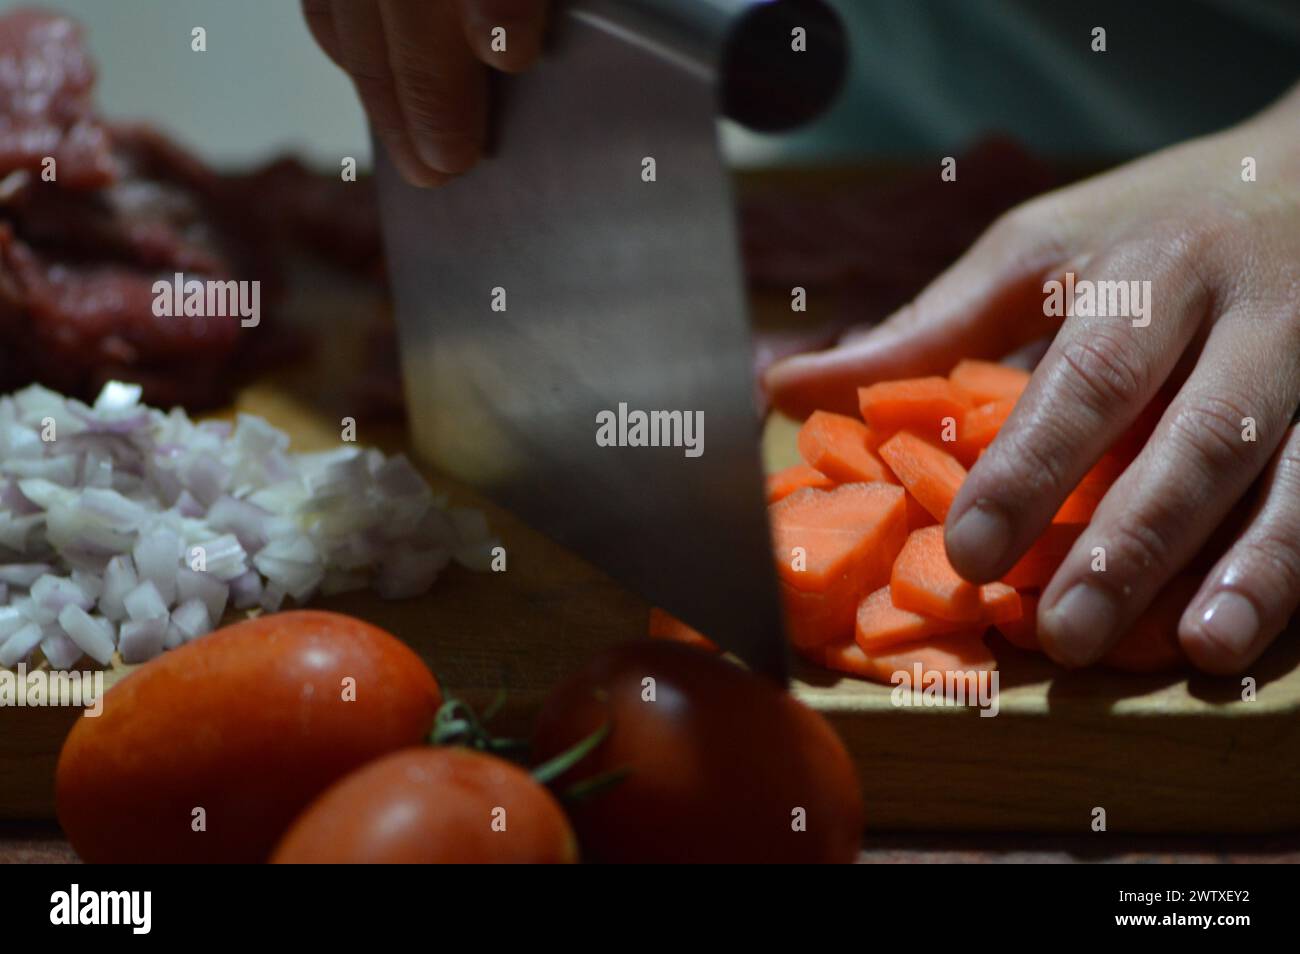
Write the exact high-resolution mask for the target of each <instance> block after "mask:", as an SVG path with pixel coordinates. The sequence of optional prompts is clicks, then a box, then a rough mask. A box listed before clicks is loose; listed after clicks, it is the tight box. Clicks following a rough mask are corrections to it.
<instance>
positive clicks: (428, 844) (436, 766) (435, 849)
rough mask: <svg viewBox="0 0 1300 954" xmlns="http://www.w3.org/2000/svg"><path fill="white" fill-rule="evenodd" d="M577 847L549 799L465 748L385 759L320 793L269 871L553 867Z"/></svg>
mask: <svg viewBox="0 0 1300 954" xmlns="http://www.w3.org/2000/svg"><path fill="white" fill-rule="evenodd" d="M577 857H578V843H577V839H576V838H574V835H573V829H571V828H570V827H569V823H568V821H567V820H566V819H565V817H564V812H563V811H562V810H561V809H560V806H559V804H558V803H557V802H556V801H555V799H554V798H552V797H551V793H550V792H548V791H547V790H546V789H545V788H543V787H542V786H541V785H539V784H538V783H537V782H535V781H533V779H532V776H530V775H529V774H528V773H527V772H525V771H524V770H523V769H521V768H519V767H518V766H517V765H512V764H511V763H509V762H505V761H502V760H501V759H499V758H497V757H495V756H492V755H485V754H483V753H481V752H475V751H472V750H470V749H458V748H429V747H422V748H416V749H407V750H405V751H402V752H394V753H393V754H392V755H388V756H385V757H384V758H382V759H379V760H378V761H376V762H371V763H370V764H369V765H367V766H365V767H363V768H360V769H357V770H356V771H355V772H353V773H352V774H351V775H349V776H347V777H346V778H344V779H342V780H341V781H339V782H336V783H335V784H334V785H333V786H331V787H330V788H329V789H328V790H326V791H325V793H324V794H322V795H321V796H320V797H319V798H318V799H316V801H314V802H312V803H311V805H309V806H308V807H307V810H306V811H304V812H303V813H302V815H300V816H299V817H298V820H297V821H296V822H294V823H293V827H292V828H290V829H289V832H288V833H287V834H286V835H285V836H284V840H283V841H281V842H280V845H279V847H278V848H276V850H275V854H274V856H273V857H272V859H271V860H272V861H273V862H275V863H277V864H482V863H499V864H562V863H570V862H573V861H576V860H577Z"/></svg>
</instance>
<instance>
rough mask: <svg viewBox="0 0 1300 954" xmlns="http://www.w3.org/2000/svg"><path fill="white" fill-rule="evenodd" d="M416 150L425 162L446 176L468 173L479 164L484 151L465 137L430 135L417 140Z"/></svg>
mask: <svg viewBox="0 0 1300 954" xmlns="http://www.w3.org/2000/svg"><path fill="white" fill-rule="evenodd" d="M415 149H416V152H418V153H419V155H420V158H421V159H422V160H423V161H424V162H426V163H427V164H428V165H430V166H432V167H433V168H434V169H436V170H437V171H438V172H441V173H444V174H446V175H458V174H460V173H462V172H466V171H468V170H469V169H470V168H471V167H472V166H473V165H474V163H476V162H478V158H479V154H480V153H481V151H482V150H481V149H480V148H479V144H478V143H477V142H475V141H474V140H473V139H468V138H466V137H464V136H432V135H428V134H426V135H424V136H421V137H420V138H418V139H417V140H416V143H415Z"/></svg>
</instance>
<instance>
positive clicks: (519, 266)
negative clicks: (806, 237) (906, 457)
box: [375, 0, 844, 680]
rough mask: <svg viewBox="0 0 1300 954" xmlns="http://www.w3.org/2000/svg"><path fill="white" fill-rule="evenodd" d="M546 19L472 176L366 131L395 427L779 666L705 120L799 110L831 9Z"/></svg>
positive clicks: (756, 664) (644, 591) (768, 121)
mask: <svg viewBox="0 0 1300 954" xmlns="http://www.w3.org/2000/svg"><path fill="white" fill-rule="evenodd" d="M777 8H780V10H781V12H780V13H779V14H777V13H774V11H775V10H776V9H777ZM791 17H793V18H794V19H793V20H791V19H790V18H791ZM556 21H557V22H556V23H555V28H554V30H553V36H552V38H551V39H552V43H551V44H550V46H549V48H548V51H547V54H546V55H545V56H544V57H543V59H542V61H541V62H540V63H539V64H538V65H537V66H536V67H535V68H534V69H532V70H530V71H529V72H528V73H527V74H524V75H521V76H512V77H507V78H504V80H503V82H502V83H501V84H500V85H499V86H498V88H497V90H496V92H497V94H498V95H496V96H495V97H494V99H495V102H494V110H495V115H494V142H493V151H492V154H491V155H489V157H488V158H486V159H485V160H484V161H482V162H480V163H479V165H478V166H476V167H475V168H474V169H472V170H471V171H470V172H468V173H467V174H465V175H463V176H461V177H459V178H458V179H456V180H455V181H453V182H451V183H449V184H447V185H445V186H443V187H441V188H438V189H430V190H422V189H416V188H413V187H411V186H409V185H407V184H406V183H405V182H403V181H402V180H401V178H400V176H399V175H398V174H397V173H396V171H395V170H394V168H393V166H392V165H391V163H390V162H389V161H388V158H387V156H385V155H384V154H383V150H382V147H380V146H379V145H378V144H376V147H375V166H376V175H377V178H378V187H379V199H380V209H381V215H382V220H383V228H384V239H385V247H386V254H387V260H388V268H389V272H390V278H391V283H392V288H393V293H394V297H395V308H396V317H397V323H398V330H399V341H400V348H401V360H402V371H403V379H404V388H405V391H406V395H407V403H408V409H409V414H410V421H411V431H412V438H413V445H414V448H415V450H416V452H417V453H418V454H419V455H421V456H423V457H425V458H427V459H428V460H430V461H432V462H433V463H434V464H435V465H436V466H438V467H439V468H441V469H442V470H444V471H445V472H447V473H449V474H451V475H454V476H455V477H457V478H459V479H461V480H462V481H465V482H467V483H468V484H470V485H472V486H474V487H476V488H478V489H479V490H481V491H483V492H485V493H486V494H487V495H488V496H490V497H492V498H493V499H495V500H497V501H498V502H499V503H501V504H502V505H504V506H505V507H507V508H509V509H510V510H512V511H513V512H515V513H516V514H517V515H519V516H520V517H522V518H523V519H524V520H525V521H526V522H528V523H529V524H530V525H532V526H533V527H535V528H536V529H538V530H540V531H542V532H544V533H546V534H547V535H549V536H551V537H552V538H554V539H555V540H557V541H558V542H560V543H561V544H563V545H565V546H567V547H569V548H571V549H573V550H574V551H576V552H577V553H579V554H581V555H582V556H584V557H585V558H587V559H588V560H590V561H591V562H592V563H594V564H595V565H596V566H598V567H600V568H602V569H603V570H605V571H606V572H608V573H609V574H610V575H611V576H612V577H614V578H615V579H617V580H619V581H621V582H622V583H624V584H625V585H627V586H628V587H630V588H631V589H633V590H634V591H636V592H638V593H640V594H641V595H643V596H644V597H646V598H647V599H648V600H650V601H651V602H652V603H653V604H655V605H657V606H660V607H663V608H664V609H666V610H667V611H669V612H670V613H672V614H674V615H676V616H678V617H680V618H681V619H683V620H685V621H686V622H687V623H689V624H691V625H692V626H694V627H696V628H697V629H699V630H700V631H701V632H703V633H705V634H707V635H708V636H709V637H710V638H712V639H713V640H714V641H715V642H717V643H718V644H719V645H721V646H722V647H724V648H725V649H727V650H729V651H731V652H733V653H735V654H736V655H737V656H739V657H740V658H741V659H742V660H744V661H745V662H746V663H747V664H748V665H749V666H750V667H751V668H752V669H754V670H755V671H758V672H761V673H763V674H765V675H768V676H771V677H772V678H774V679H777V680H784V678H785V673H786V665H787V660H786V648H785V641H784V639H783V632H782V624H781V614H780V605H779V600H778V594H777V587H776V582H775V575H774V573H773V569H772V554H771V544H770V539H769V532H768V527H767V522H766V518H765V501H764V496H763V478H762V469H761V464H760V459H759V433H760V422H759V420H758V418H757V415H756V411H755V407H754V401H753V380H752V363H751V344H750V339H749V327H748V320H747V312H746V303H745V298H744V293H743V282H742V272H741V267H740V262H739V259H738V251H737V243H736V230H735V221H734V220H735V211H734V203H733V200H732V195H731V189H730V182H729V179H728V174H727V171H726V169H725V167H724V165H723V162H722V159H721V156H720V153H719V146H718V141H717V132H716V119H717V112H718V106H719V104H722V105H723V106H724V107H725V108H726V109H727V111H728V112H729V113H730V114H732V115H736V116H739V117H740V118H741V119H743V120H744V121H745V122H746V123H748V124H749V125H751V126H753V127H755V128H780V127H782V126H789V125H792V124H793V123H795V122H798V121H800V120H802V119H804V118H807V117H808V116H811V115H813V114H814V113H815V112H816V111H817V110H818V109H820V108H821V107H822V106H824V105H825V103H826V101H827V100H828V99H829V98H830V96H831V95H833V92H834V88H835V87H836V86H838V83H839V77H840V75H842V72H843V59H844V52H843V48H842V46H841V47H839V48H838V49H835V48H833V47H834V45H835V44H836V43H838V42H839V36H840V35H839V32H838V23H837V22H836V21H835V20H834V18H833V15H831V14H829V13H828V12H827V11H826V9H825V8H824V7H821V6H820V4H816V3H809V2H805V0H800V2H797V3H776V4H771V3H753V2H744V0H712V2H703V3H702V2H697V3H682V2H667V0H640V2H622V3H611V2H588V3H579V4H574V5H571V6H567V7H565V8H564V10H563V13H562V14H561V15H559V16H557V17H556ZM790 23H794V24H795V25H802V26H805V27H811V28H812V30H811V31H810V33H811V34H812V35H815V36H816V37H817V38H818V39H816V40H813V39H811V38H810V39H809V41H808V42H810V43H812V42H825V44H826V46H825V47H824V48H823V49H822V50H821V51H814V52H815V53H816V54H817V55H818V56H819V57H820V59H819V60H818V61H816V62H813V61H811V60H809V59H807V58H808V57H810V56H813V55H814V54H812V53H805V54H804V57H805V58H804V59H802V60H797V59H795V58H794V57H793V56H789V55H784V54H785V52H786V51H788V50H789V48H790V45H791V44H790V36H791V33H790V29H793V27H791V26H790ZM837 57H838V59H837ZM782 60H784V61H785V69H784V71H783V69H782V68H781V63H780V61H782ZM774 61H775V66H776V68H775V69H773V65H774ZM507 565H508V564H507ZM629 635H631V634H629Z"/></svg>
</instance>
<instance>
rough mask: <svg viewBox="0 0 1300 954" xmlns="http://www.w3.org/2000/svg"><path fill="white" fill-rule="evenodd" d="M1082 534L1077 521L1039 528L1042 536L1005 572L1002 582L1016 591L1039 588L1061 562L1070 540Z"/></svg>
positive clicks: (1063, 559)
mask: <svg viewBox="0 0 1300 954" xmlns="http://www.w3.org/2000/svg"><path fill="white" fill-rule="evenodd" d="M1081 533H1083V525H1082V524H1077V523H1053V524H1049V525H1048V527H1047V529H1046V530H1044V531H1043V535H1042V536H1041V537H1039V538H1038V539H1037V540H1035V541H1034V542H1033V544H1032V545H1031V546H1030V547H1029V549H1028V550H1026V551H1025V555H1024V556H1022V557H1021V558H1020V559H1019V560H1018V561H1017V562H1016V565H1015V566H1013V567H1012V568H1011V569H1010V570H1008V571H1007V572H1006V575H1005V576H1003V577H1002V582H1003V583H1005V584H1007V585H1008V586H1014V587H1015V588H1016V589H1018V590H1029V589H1036V588H1041V587H1044V586H1046V585H1047V583H1048V581H1050V580H1051V579H1052V574H1053V573H1055V572H1056V570H1057V567H1059V566H1060V565H1061V564H1062V563H1063V562H1065V557H1066V554H1068V553H1069V552H1070V547H1072V546H1074V541H1075V540H1077V539H1079V534H1081Z"/></svg>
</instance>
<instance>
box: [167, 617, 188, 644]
mask: <svg viewBox="0 0 1300 954" xmlns="http://www.w3.org/2000/svg"><path fill="white" fill-rule="evenodd" d="M184 645H185V634H184V633H183V632H181V628H180V627H179V626H177V625H176V624H175V623H173V622H172V621H171V620H168V621H167V634H166V635H165V636H163V649H177V648H178V647H180V646H184Z"/></svg>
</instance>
